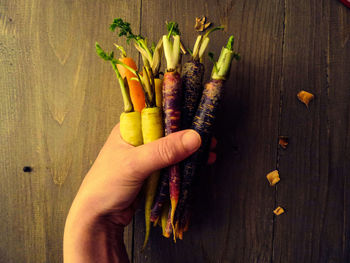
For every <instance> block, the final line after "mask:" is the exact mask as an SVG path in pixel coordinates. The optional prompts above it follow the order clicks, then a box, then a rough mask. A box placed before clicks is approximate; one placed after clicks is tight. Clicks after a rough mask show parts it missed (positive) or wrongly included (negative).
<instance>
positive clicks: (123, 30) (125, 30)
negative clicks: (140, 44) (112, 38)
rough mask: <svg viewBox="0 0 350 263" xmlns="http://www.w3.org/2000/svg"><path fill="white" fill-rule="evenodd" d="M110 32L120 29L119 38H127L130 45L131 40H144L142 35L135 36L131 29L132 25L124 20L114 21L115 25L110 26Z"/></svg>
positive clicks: (116, 19)
mask: <svg viewBox="0 0 350 263" xmlns="http://www.w3.org/2000/svg"><path fill="white" fill-rule="evenodd" d="M109 28H110V30H112V31H113V32H114V31H115V30H116V29H117V28H119V34H118V36H120V37H121V36H126V41H127V42H128V43H129V41H130V40H131V39H135V40H140V39H143V37H142V36H140V35H135V34H134V33H133V32H132V30H131V27H130V23H128V22H124V21H123V19H121V18H115V19H114V20H113V23H112V24H111V25H110V27H109Z"/></svg>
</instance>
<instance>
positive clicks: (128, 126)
mask: <svg viewBox="0 0 350 263" xmlns="http://www.w3.org/2000/svg"><path fill="white" fill-rule="evenodd" d="M120 134H121V136H122V138H123V140H124V141H126V142H127V143H129V144H131V145H133V146H139V145H141V144H142V132H141V113H140V112H137V111H133V112H123V113H122V114H121V115H120Z"/></svg>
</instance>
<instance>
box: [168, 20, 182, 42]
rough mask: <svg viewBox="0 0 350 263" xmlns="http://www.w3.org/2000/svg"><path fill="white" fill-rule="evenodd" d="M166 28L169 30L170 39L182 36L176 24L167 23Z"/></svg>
mask: <svg viewBox="0 0 350 263" xmlns="http://www.w3.org/2000/svg"><path fill="white" fill-rule="evenodd" d="M166 28H167V30H168V39H170V37H171V36H176V35H180V30H179V24H178V23H176V22H167V23H166Z"/></svg>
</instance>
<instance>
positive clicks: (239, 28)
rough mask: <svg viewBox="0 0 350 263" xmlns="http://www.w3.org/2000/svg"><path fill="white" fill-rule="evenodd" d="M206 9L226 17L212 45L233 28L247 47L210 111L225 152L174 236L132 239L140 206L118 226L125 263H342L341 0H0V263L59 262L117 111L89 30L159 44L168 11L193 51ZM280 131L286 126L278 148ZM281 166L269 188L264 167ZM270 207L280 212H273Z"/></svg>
mask: <svg viewBox="0 0 350 263" xmlns="http://www.w3.org/2000/svg"><path fill="white" fill-rule="evenodd" d="M200 15H206V16H208V18H209V19H210V20H211V21H213V22H214V23H215V24H216V25H218V24H223V25H225V27H226V29H225V31H224V32H216V33H214V34H213V35H212V36H211V43H210V44H209V45H210V47H209V50H210V51H214V53H215V54H216V55H218V53H219V51H220V49H221V47H222V45H224V43H225V41H226V40H227V38H228V36H229V34H231V33H233V34H234V35H235V36H236V44H235V47H236V50H237V51H239V52H240V53H241V56H242V60H241V61H240V62H235V63H234V65H233V67H232V69H231V77H230V80H229V81H228V82H227V83H226V91H225V95H224V96H225V97H224V100H223V103H222V107H221V109H220V117H219V119H218V121H217V126H216V133H215V134H216V137H217V138H218V141H219V143H218V147H217V153H218V160H217V162H216V164H215V165H213V166H211V167H206V169H205V171H203V173H202V174H201V178H200V180H199V183H198V185H197V196H198V197H197V199H196V200H195V206H194V209H193V211H194V217H193V220H192V225H191V227H190V230H189V231H188V232H187V233H185V235H184V240H183V241H178V242H177V243H176V244H174V243H173V242H172V240H167V239H165V238H163V237H161V233H160V229H159V228H155V229H153V230H154V231H152V233H151V238H150V241H149V245H148V247H147V248H146V249H145V251H143V252H141V251H140V249H141V246H142V243H143V238H144V215H143V210H142V209H140V210H138V211H137V213H136V216H135V219H134V222H133V224H132V225H131V226H129V227H128V228H127V230H126V234H125V242H126V245H127V249H128V253H129V256H130V258H131V261H132V262H154V263H156V262H169V263H171V262H244V263H246V262H259V263H261V262H283V263H289V262H290V263H294V262H298V263H299V262H300V263H302V262H307V263H309V262H317V263H318V262H336V263H340V262H341V263H342V262H344V263H345V262H349V261H350V198H349V197H350V191H349V189H350V178H349V170H350V137H349V136H350V135H349V134H350V133H349V131H350V106H349V105H350V104H349V101H350V9H348V8H346V7H345V6H344V5H342V4H341V3H340V2H339V1H335V0H334V1H316V0H312V1H294V2H292V1H287V0H273V1H266V0H263V1H258V2H257V1H253V0H247V1H243V0H225V1H217V0H210V1H203V0H200V1H195V2H194V1H192V2H191V1H183V0H181V1H159V0H154V1H142V0H133V1H124V0H119V1H111V0H108V1H87V0H80V1H53V0H28V1H19V0H11V1H6V0H5V1H2V2H1V3H0V121H1V122H0V140H1V147H0V175H1V181H0V211H1V214H0V220H1V224H0V233H1V238H0V262H9V263H11V262H16V263H17V262H62V236H63V227H64V221H65V218H66V215H67V213H68V210H69V207H70V205H71V202H72V200H73V198H74V196H75V193H76V191H77V189H78V187H79V185H80V183H81V181H82V179H83V177H84V175H85V174H86V172H87V171H88V169H89V167H90V166H91V164H92V162H93V161H94V159H95V158H96V156H97V154H98V152H99V150H100V148H101V146H102V145H103V143H104V141H105V139H106V138H107V136H108V134H109V132H110V131H111V129H112V127H113V126H114V125H115V124H116V123H117V122H118V119H119V114H120V113H121V110H122V100H121V96H120V92H119V90H118V88H117V84H116V79H115V76H114V74H113V72H112V69H111V67H110V65H108V64H107V63H104V62H103V61H101V60H100V59H99V58H98V57H97V55H96V54H95V50H94V43H95V41H98V42H99V43H100V44H101V45H102V46H103V47H104V48H106V49H108V50H111V49H112V48H113V42H115V41H116V38H115V36H114V35H113V33H111V32H110V31H109V30H108V26H109V24H110V23H111V21H112V20H113V18H115V17H122V18H124V19H125V20H126V21H128V22H130V23H131V24H132V26H133V28H134V31H135V32H136V33H138V31H139V30H140V31H141V33H142V34H143V35H145V36H147V37H148V39H149V41H155V42H157V40H158V39H159V38H160V37H161V36H162V34H164V33H165V21H166V20H167V21H177V22H179V25H180V30H181V32H182V35H181V37H182V40H183V43H184V44H185V46H187V47H190V48H192V45H193V42H194V40H195V33H194V30H193V26H194V17H196V16H200ZM141 22H142V23H141ZM117 42H118V43H120V44H122V45H125V42H124V40H118V41H117ZM125 46H126V47H127V52H128V54H130V55H131V56H133V57H138V54H137V52H136V51H135V49H134V48H132V47H130V46H127V45H125ZM187 59H189V58H188V57H187V56H184V57H183V61H186V60H187ZM204 63H205V67H206V69H207V70H206V74H205V79H206V80H207V79H208V78H209V74H210V68H211V66H212V65H211V63H210V62H209V61H208V60H207V59H205V61H204ZM163 67H164V65H163ZM302 89H304V90H307V91H310V92H312V93H314V94H315V99H314V100H313V101H312V102H311V103H310V105H309V108H306V107H305V105H303V104H302V103H301V102H300V101H298V100H297V97H296V94H297V92H298V91H300V90H302ZM279 135H284V136H288V137H289V139H290V143H289V145H288V147H287V149H282V148H279V146H278V136H279ZM24 166H30V167H32V172H28V173H26V172H23V167H24ZM276 168H278V169H279V171H280V175H281V181H280V182H279V184H278V185H277V187H273V188H272V187H270V186H269V185H268V182H267V180H266V178H265V175H266V174H267V173H268V172H270V171H271V170H274V169H276ZM279 205H280V206H282V207H284V208H285V210H286V213H285V214H283V215H280V216H278V217H275V216H273V213H272V211H273V209H274V208H275V207H276V206H279Z"/></svg>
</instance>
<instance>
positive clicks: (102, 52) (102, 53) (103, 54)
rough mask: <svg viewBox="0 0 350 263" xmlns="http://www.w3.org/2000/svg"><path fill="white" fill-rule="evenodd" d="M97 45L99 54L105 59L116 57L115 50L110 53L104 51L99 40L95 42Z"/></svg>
mask: <svg viewBox="0 0 350 263" xmlns="http://www.w3.org/2000/svg"><path fill="white" fill-rule="evenodd" d="M95 47H96V53H97V55H99V56H100V57H101V58H102V59H104V60H106V61H109V60H112V59H113V57H114V52H113V51H112V52H111V53H110V54H109V55H108V54H107V53H106V52H105V51H103V49H102V48H101V46H100V45H99V44H98V43H97V42H96V43H95Z"/></svg>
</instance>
